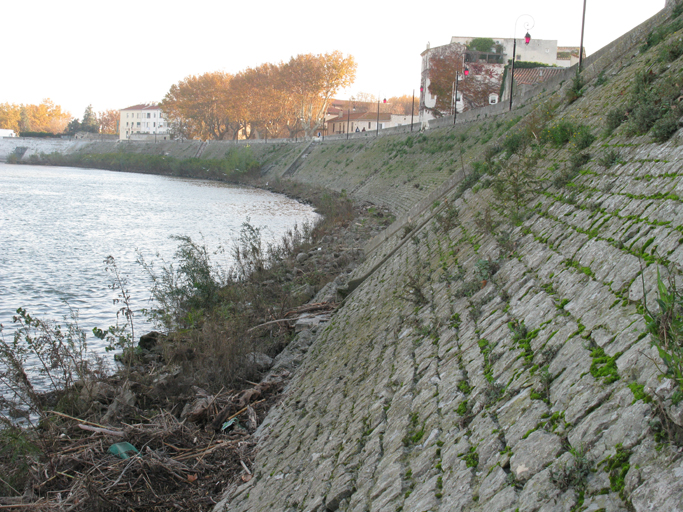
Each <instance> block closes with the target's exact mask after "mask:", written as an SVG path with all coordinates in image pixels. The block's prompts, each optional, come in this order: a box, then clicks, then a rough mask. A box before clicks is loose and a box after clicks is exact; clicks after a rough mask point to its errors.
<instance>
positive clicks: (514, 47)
mask: <svg viewBox="0 0 683 512" xmlns="http://www.w3.org/2000/svg"><path fill="white" fill-rule="evenodd" d="M516 54H517V38H515V42H514V43H513V44H512V70H511V71H510V110H512V91H513V88H514V86H515V57H516Z"/></svg>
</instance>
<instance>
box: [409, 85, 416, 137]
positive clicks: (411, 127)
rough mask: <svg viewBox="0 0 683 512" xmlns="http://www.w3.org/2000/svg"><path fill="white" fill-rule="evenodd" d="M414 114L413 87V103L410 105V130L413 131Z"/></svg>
mask: <svg viewBox="0 0 683 512" xmlns="http://www.w3.org/2000/svg"><path fill="white" fill-rule="evenodd" d="M414 116H415V89H413V104H412V105H411V107H410V131H411V132H412V131H413V117H414Z"/></svg>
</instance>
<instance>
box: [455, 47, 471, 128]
mask: <svg viewBox="0 0 683 512" xmlns="http://www.w3.org/2000/svg"><path fill="white" fill-rule="evenodd" d="M462 68H463V70H462V74H463V80H464V79H465V77H466V76H467V75H469V74H470V70H469V69H467V66H465V54H463V56H462ZM459 77H460V73H458V68H457V67H456V69H455V99H454V100H453V106H454V107H455V108H454V109H453V126H455V119H456V118H457V117H458V79H459Z"/></svg>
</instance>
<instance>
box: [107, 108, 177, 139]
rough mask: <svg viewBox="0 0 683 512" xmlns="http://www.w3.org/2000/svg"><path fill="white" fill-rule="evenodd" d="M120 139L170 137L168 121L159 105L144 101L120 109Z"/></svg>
mask: <svg viewBox="0 0 683 512" xmlns="http://www.w3.org/2000/svg"><path fill="white" fill-rule="evenodd" d="M119 113H120V118H119V140H167V139H170V136H169V131H168V123H167V122H166V118H165V116H164V114H163V112H162V111H161V108H159V107H158V106H157V105H155V104H153V103H143V104H140V105H133V106H132V107H128V108H124V109H121V110H120V111H119Z"/></svg>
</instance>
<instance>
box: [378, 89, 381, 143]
mask: <svg viewBox="0 0 683 512" xmlns="http://www.w3.org/2000/svg"><path fill="white" fill-rule="evenodd" d="M380 96H381V94H380ZM377 137H379V96H377Z"/></svg>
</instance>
